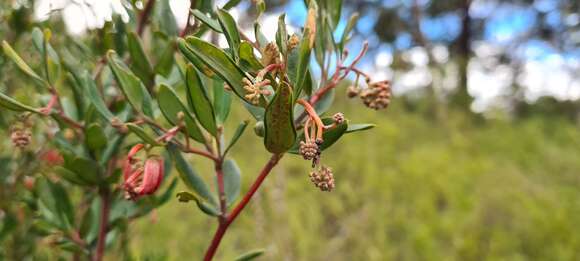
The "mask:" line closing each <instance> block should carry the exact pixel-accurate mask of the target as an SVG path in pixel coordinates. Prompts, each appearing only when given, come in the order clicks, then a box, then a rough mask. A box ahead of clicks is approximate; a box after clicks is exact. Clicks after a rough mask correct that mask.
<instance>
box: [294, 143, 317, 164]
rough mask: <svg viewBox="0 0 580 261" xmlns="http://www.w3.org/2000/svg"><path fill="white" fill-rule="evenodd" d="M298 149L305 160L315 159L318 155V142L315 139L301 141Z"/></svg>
mask: <svg viewBox="0 0 580 261" xmlns="http://www.w3.org/2000/svg"><path fill="white" fill-rule="evenodd" d="M298 151H299V152H300V155H302V157H303V158H304V159H305V160H313V159H314V158H315V157H316V156H317V155H318V151H319V150H318V144H316V142H313V141H300V148H299V149H298Z"/></svg>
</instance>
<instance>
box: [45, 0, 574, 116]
mask: <svg viewBox="0 0 580 261" xmlns="http://www.w3.org/2000/svg"><path fill="white" fill-rule="evenodd" d="M559 1H561V0H536V1H535V2H534V4H533V5H531V6H526V7H521V6H517V5H513V4H509V3H508V4H502V5H499V4H498V3H496V2H495V1H489V0H474V2H473V4H472V8H471V9H470V15H472V16H473V17H475V18H486V19H488V26H487V28H486V30H485V32H484V40H483V41H479V42H475V43H474V44H473V46H472V48H473V50H474V53H475V55H476V56H475V57H474V59H472V60H471V61H470V64H469V67H468V72H469V82H468V86H469V87H468V90H469V93H470V94H471V95H472V96H474V97H475V98H476V99H475V101H474V103H473V104H472V109H473V110H475V111H484V110H486V109H488V108H491V107H493V106H495V105H497V104H496V103H497V102H498V101H500V100H501V99H498V97H501V96H502V95H506V94H507V92H508V91H509V88H508V87H509V84H511V80H512V77H513V71H512V70H513V68H511V67H509V66H505V65H501V64H499V63H497V59H495V58H494V57H495V56H494V55H496V54H497V53H498V52H499V51H500V50H505V49H507V50H509V48H512V47H511V46H510V45H509V44H510V42H511V40H513V39H515V37H519V36H520V35H521V34H523V33H524V32H525V31H526V30H527V29H528V28H529V26H531V25H532V24H533V23H534V22H535V19H537V17H535V13H536V12H533V10H532V8H535V9H537V10H540V11H543V12H545V13H546V14H547V16H548V22H549V23H548V25H549V26H552V27H554V28H558V27H559V26H561V25H559V24H558V22H559V21H562V19H560V18H561V17H560V16H562V15H565V14H561V13H560V12H559V11H558V9H557V8H556V7H557V4H558V2H559ZM217 2H218V6H219V5H220V4H219V3H220V2H225V1H217ZM248 2H249V1H242V4H241V5H242V6H241V7H240V8H241V9H239V8H238V9H234V10H232V11H231V14H232V16H233V17H234V18H238V17H239V16H240V12H241V11H240V10H244V9H245V8H247V7H248V4H249V3H248ZM383 2H384V4H385V6H389V5H392V4H393V3H394V2H396V1H393V0H390V1H383ZM80 3H84V4H80ZM36 4H37V6H36V8H35V15H36V18H37V19H39V20H44V19H46V18H47V17H48V16H49V15H50V10H60V11H61V12H62V14H63V17H64V20H65V23H66V25H67V28H68V30H69V33H71V34H82V33H83V32H85V31H86V30H87V29H94V28H99V27H102V26H103V24H104V22H105V21H106V20H110V19H111V17H112V15H113V14H115V13H116V14H120V15H121V17H123V19H124V20H125V21H128V19H129V16H128V14H127V12H126V11H125V9H124V7H123V4H122V2H121V0H40V1H37V3H36ZM170 5H171V9H172V11H173V12H174V14H175V17H176V20H177V23H178V26H179V27H180V28H182V27H184V26H185V23H186V21H187V15H188V13H187V11H188V8H189V0H170ZM284 11H287V24H289V25H290V27H292V28H290V29H289V32H290V33H292V32H293V31H294V30H296V28H299V27H300V26H301V25H302V23H303V21H304V20H305V16H306V8H305V7H304V4H303V1H302V0H291V1H289V2H288V4H287V5H286V6H285V7H284V8H282V9H280V10H274V12H269V13H268V14H267V15H264V16H262V17H261V18H260V21H261V25H262V29H263V31H264V33H265V34H266V35H267V36H269V37H270V40H273V36H274V35H275V32H276V29H277V19H278V15H280V14H281V13H282V12H284ZM349 13H351V12H350V11H349V10H346V11H345V12H343V19H342V21H341V23H340V24H339V25H338V28H337V35H340V33H341V31H342V30H344V27H345V23H346V22H345V21H347V19H348V15H350V14H349ZM377 15H378V14H377V13H376V12H373V11H372V10H371V11H369V12H365V13H364V14H363V15H361V18H360V20H359V23H358V24H357V29H358V31H359V32H361V33H362V34H363V35H364V36H366V38H367V39H366V40H369V41H370V42H371V43H377V42H378V39H377V38H376V36H375V35H374V33H373V24H374V20H375V19H376V18H377ZM563 21H564V22H565V23H567V24H568V25H569V26H578V25H579V24H580V17H578V15H577V14H576V15H568V16H566V18H565V19H563ZM421 29H422V31H423V32H424V34H425V35H426V37H427V38H428V39H429V40H431V41H433V42H437V41H439V40H441V39H445V38H449V37H451V38H453V37H456V36H457V35H458V34H459V31H460V29H461V28H460V19H459V17H458V16H457V15H446V16H443V17H441V18H438V19H430V18H428V17H427V18H425V19H423V22H422V24H421ZM247 35H249V36H252V35H253V33H252V32H251V30H250V32H248V33H247ZM577 38H580V36H577ZM363 40H364V39H362V38H360V39H353V41H352V42H351V44H350V45H349V46H348V48H350V49H351V53H356V52H357V51H358V50H359V49H360V48H361V43H362V41H363ZM221 44H223V45H225V44H226V42H225V39H222V41H221ZM411 44H412V41H411V36H410V34H405V33H403V34H400V35H399V36H398V37H397V39H396V40H395V41H394V42H393V43H383V44H380V45H379V46H377V48H375V49H374V53H372V54H370V55H368V56H367V57H365V58H364V59H363V60H362V62H361V67H362V69H364V70H367V71H369V72H371V75H373V77H374V78H375V79H376V80H383V79H389V80H391V81H392V82H393V88H394V92H395V94H402V93H405V92H409V91H412V90H415V89H418V88H422V87H424V86H426V85H428V84H430V83H431V81H433V80H434V77H436V76H433V75H432V74H431V71H430V70H429V68H428V67H427V62H428V58H427V54H426V52H425V50H424V49H423V48H421V47H414V46H411ZM394 49H397V50H403V59H405V60H407V61H408V62H410V63H412V64H413V65H414V67H413V68H412V69H411V70H410V71H405V72H398V71H393V70H392V69H390V65H391V63H392V60H393V50H394ZM449 51H450V50H449V49H448V48H447V47H446V46H444V45H435V46H434V49H433V54H434V56H435V58H436V60H437V61H438V62H441V63H444V62H445V61H446V60H447V59H448V57H449ZM514 55H517V56H518V57H520V58H524V59H523V60H524V61H525V62H524V64H523V65H522V68H523V74H522V76H521V77H520V78H519V79H516V80H517V82H518V83H520V84H522V85H523V86H525V93H524V96H525V98H526V99H527V100H529V101H534V100H536V99H538V98H539V97H542V96H546V95H548V96H554V97H556V98H558V99H562V100H566V99H571V100H576V99H579V98H580V79H578V78H575V77H576V76H575V75H574V72H577V71H580V50H578V51H576V52H570V53H567V54H564V55H562V54H560V53H559V52H558V51H557V50H554V49H553V48H551V47H550V46H549V45H548V44H546V43H545V42H543V41H541V40H536V41H529V42H528V43H527V44H526V45H524V46H521V47H520V48H518V49H516V50H514ZM445 70H446V71H447V70H448V72H449V76H448V77H447V78H446V79H444V80H442V81H436V83H438V84H437V86H439V87H438V88H440V89H441V91H445V90H448V89H450V88H453V87H454V85H455V83H456V82H457V81H456V78H457V75H454V74H453V72H454V70H455V71H456V68H455V69H454V68H452V67H449V68H445ZM576 75H577V74H576ZM454 77H455V78H454Z"/></svg>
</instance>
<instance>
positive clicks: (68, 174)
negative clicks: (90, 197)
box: [54, 166, 91, 186]
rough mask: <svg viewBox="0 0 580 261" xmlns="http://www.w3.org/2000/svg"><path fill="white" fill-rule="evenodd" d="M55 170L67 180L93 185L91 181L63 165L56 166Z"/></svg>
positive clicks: (76, 183)
mask: <svg viewBox="0 0 580 261" xmlns="http://www.w3.org/2000/svg"><path fill="white" fill-rule="evenodd" d="M54 172H55V173H56V174H58V175H59V176H60V177H62V178H63V179H65V180H66V181H68V182H70V183H72V184H75V185H81V186H89V185H91V184H90V183H89V182H87V181H85V180H83V179H82V178H81V177H79V175H78V174H77V173H75V172H72V171H70V170H68V169H66V168H64V167H62V166H55V167H54Z"/></svg>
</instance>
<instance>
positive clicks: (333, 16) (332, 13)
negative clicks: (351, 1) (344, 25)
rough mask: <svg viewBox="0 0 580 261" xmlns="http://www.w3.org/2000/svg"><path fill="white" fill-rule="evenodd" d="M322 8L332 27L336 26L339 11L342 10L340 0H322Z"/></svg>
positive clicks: (338, 20)
mask: <svg viewBox="0 0 580 261" xmlns="http://www.w3.org/2000/svg"><path fill="white" fill-rule="evenodd" d="M322 10H323V12H324V13H327V14H328V20H329V22H330V25H331V26H332V28H336V26H337V25H338V22H340V12H341V11H342V0H326V1H322Z"/></svg>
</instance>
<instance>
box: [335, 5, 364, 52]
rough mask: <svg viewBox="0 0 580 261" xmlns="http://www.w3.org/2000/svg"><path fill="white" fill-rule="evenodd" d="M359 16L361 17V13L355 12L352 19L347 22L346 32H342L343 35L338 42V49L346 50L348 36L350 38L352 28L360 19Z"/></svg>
mask: <svg viewBox="0 0 580 261" xmlns="http://www.w3.org/2000/svg"><path fill="white" fill-rule="evenodd" d="M358 18H359V13H354V14H353V15H352V16H351V17H350V19H349V20H348V23H347V24H346V27H345V28H344V32H343V33H342V36H341V37H340V42H338V50H339V51H340V52H341V53H342V51H343V50H344V46H345V45H346V43H347V42H348V38H349V35H350V32H352V29H353V28H354V26H355V25H356V22H357V21H358Z"/></svg>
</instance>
